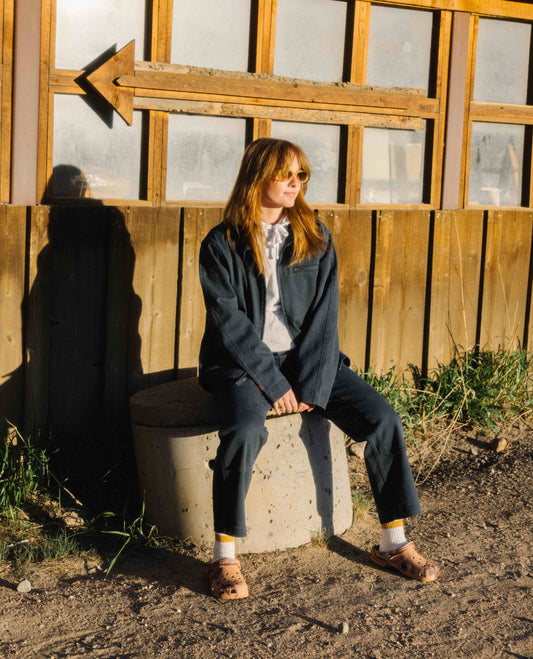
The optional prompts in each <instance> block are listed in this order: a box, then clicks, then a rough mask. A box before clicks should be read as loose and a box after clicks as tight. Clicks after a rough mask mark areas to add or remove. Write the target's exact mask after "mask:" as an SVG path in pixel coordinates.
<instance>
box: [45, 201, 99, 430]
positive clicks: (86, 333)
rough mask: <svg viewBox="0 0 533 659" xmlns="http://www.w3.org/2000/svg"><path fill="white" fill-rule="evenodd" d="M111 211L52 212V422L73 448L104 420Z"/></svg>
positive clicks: (59, 209)
mask: <svg viewBox="0 0 533 659" xmlns="http://www.w3.org/2000/svg"><path fill="white" fill-rule="evenodd" d="M109 212H110V211H109V209H108V208H105V207H102V206H88V207H75V208H73V207H59V206H57V207H53V208H51V209H50V220H49V235H50V355H49V366H48V374H49V381H48V384H49V391H48V402H49V422H50V429H51V430H52V433H53V435H54V436H55V437H56V438H58V440H60V439H68V441H69V442H70V441H71V440H72V439H74V438H76V440H77V441H80V442H83V441H84V439H87V438H91V437H94V436H96V434H97V433H98V432H99V430H100V428H101V426H102V423H103V419H102V404H103V391H104V364H105V317H106V292H107V246H106V242H107V227H108V215H109Z"/></svg>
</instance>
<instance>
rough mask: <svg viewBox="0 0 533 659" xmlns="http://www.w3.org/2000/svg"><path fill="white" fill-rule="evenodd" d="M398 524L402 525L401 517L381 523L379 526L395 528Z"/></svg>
mask: <svg viewBox="0 0 533 659" xmlns="http://www.w3.org/2000/svg"><path fill="white" fill-rule="evenodd" d="M398 526H403V519H395V520H394V521H393V522H387V523H386V524H382V525H381V528H382V529H396V528H398Z"/></svg>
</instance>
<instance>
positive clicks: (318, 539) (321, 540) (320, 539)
mask: <svg viewBox="0 0 533 659" xmlns="http://www.w3.org/2000/svg"><path fill="white" fill-rule="evenodd" d="M330 541H331V534H330V533H328V532H327V531H326V529H320V531H316V533H314V534H313V536H312V538H311V542H312V544H313V545H315V546H316V547H329V543H330Z"/></svg>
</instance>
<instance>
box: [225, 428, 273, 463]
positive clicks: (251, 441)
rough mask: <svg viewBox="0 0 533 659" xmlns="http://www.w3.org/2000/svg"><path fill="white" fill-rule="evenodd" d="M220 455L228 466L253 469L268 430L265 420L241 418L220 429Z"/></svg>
mask: <svg viewBox="0 0 533 659" xmlns="http://www.w3.org/2000/svg"><path fill="white" fill-rule="evenodd" d="M219 436H220V446H219V450H218V457H219V458H220V459H221V460H222V462H223V464H224V466H225V467H226V468H237V469H251V468H252V466H253V463H254V461H255V459H256V457H257V455H258V454H259V451H260V450H261V448H262V447H263V446H264V444H265V442H266V440H267V436H268V432H267V429H266V427H265V424H264V421H263V422H261V421H259V420H251V419H239V420H236V421H235V422H234V423H232V424H231V425H228V426H225V427H224V428H222V429H221V430H220V433H219Z"/></svg>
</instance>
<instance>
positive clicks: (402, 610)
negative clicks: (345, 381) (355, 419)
mask: <svg viewBox="0 0 533 659" xmlns="http://www.w3.org/2000/svg"><path fill="white" fill-rule="evenodd" d="M532 457H533V432H532V431H529V430H522V431H521V432H520V433H515V434H514V436H511V437H509V444H508V447H507V449H506V450H505V451H503V452H501V453H496V452H495V451H493V450H490V449H489V448H488V445H487V442H486V441H484V440H481V439H476V438H475V437H473V436H472V437H468V436H466V435H464V436H461V437H459V438H457V439H454V440H453V445H450V446H449V447H448V449H447V451H446V453H445V455H444V457H443V458H442V459H441V461H440V462H439V464H438V467H437V468H436V469H435V471H434V472H433V474H432V475H431V477H430V478H429V479H428V480H427V481H426V482H425V483H424V484H423V485H421V486H420V489H419V492H420V496H421V500H422V505H423V508H424V510H425V511H426V512H425V514H424V515H423V516H422V517H420V518H417V519H416V520H412V521H410V522H409V526H408V533H409V535H410V537H411V538H412V539H414V540H415V541H416V543H417V546H418V548H419V549H420V550H421V551H422V552H423V553H424V554H425V555H427V556H429V557H431V558H433V559H434V560H435V562H437V563H438V564H439V566H440V568H441V576H440V578H439V580H438V581H437V582H436V583H432V584H425V585H423V584H419V583H416V582H413V581H410V580H407V579H405V578H404V577H402V576H400V575H397V574H395V573H392V572H390V571H386V570H382V569H380V568H378V567H376V566H374V565H373V564H372V563H370V561H369V558H368V551H369V549H370V547H371V545H372V544H373V543H374V542H375V541H376V539H377V537H378V535H379V527H378V523H377V519H376V518H375V516H374V515H373V514H372V512H371V513H370V514H368V513H367V514H363V515H361V514H359V515H357V516H356V518H355V521H354V524H353V526H352V528H351V529H350V530H349V531H348V532H346V533H345V534H344V535H343V536H342V537H335V538H333V539H332V540H331V541H330V543H329V546H325V545H317V544H311V545H308V546H305V547H301V548H299V549H295V550H290V551H285V552H277V553H274V554H261V555H249V556H244V557H243V567H244V571H245V575H246V577H247V580H248V583H249V586H250V590H251V596H250V598H249V599H247V600H242V601H237V602H229V603H226V604H221V603H219V602H217V601H215V600H214V599H212V598H211V597H209V595H208V594H207V590H206V584H205V580H204V579H205V562H206V561H207V560H209V552H208V550H207V549H206V548H194V547H193V548H190V549H180V550H178V551H168V550H165V551H163V550H151V551H147V550H143V551H137V552H136V553H135V554H133V555H132V556H130V557H129V558H128V560H127V561H126V562H125V563H122V564H121V565H120V566H119V567H118V569H117V570H116V571H115V572H114V575H113V576H112V577H110V578H107V579H106V578H105V577H104V576H103V574H102V572H101V571H99V570H98V569H97V567H95V566H94V565H92V564H91V563H90V562H87V561H86V560H85V561H84V560H64V561H61V562H57V563H42V564H37V565H33V566H31V567H30V568H28V569H27V570H26V572H25V573H24V574H21V573H14V572H13V571H12V570H11V569H10V568H9V567H8V566H6V565H3V566H0V655H1V656H3V657H32V658H33V657H35V658H40V657H49V658H52V657H70V658H74V657H108V658H111V657H113V658H118V657H121V658H127V657H178V658H182V657H183V658H189V657H190V658H191V659H192V658H196V657H201V658H202V659H209V658H211V657H239V658H240V657H282V658H284V657H294V658H296V659H300V658H302V657H336V658H338V657H353V656H356V657H363V658H365V657H368V658H373V659H385V658H388V657H395V658H396V657H410V658H413V659H416V658H424V659H425V658H426V657H450V658H451V657H453V658H456V657H475V658H476V659H477V658H478V657H479V658H483V657H521V658H526V657H527V658H529V659H530V658H531V657H533V598H532V594H533V564H532V561H531V554H532V550H533V547H532V521H533V519H532V517H533V514H532V508H531V505H532V504H531V502H532V499H533V473H532V464H533V460H532ZM349 463H350V470H351V475H352V481H353V484H354V486H357V487H359V488H363V490H364V488H365V487H366V485H365V476H364V475H363V473H364V467H363V463H362V462H361V461H360V460H359V458H357V457H355V456H352V457H350V459H349ZM23 577H26V578H27V579H29V580H30V582H31V584H32V590H31V591H30V592H29V593H26V594H22V593H19V592H17V590H16V586H17V584H18V583H19V582H20V580H21V579H22V578H23ZM343 623H344V624H343Z"/></svg>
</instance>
